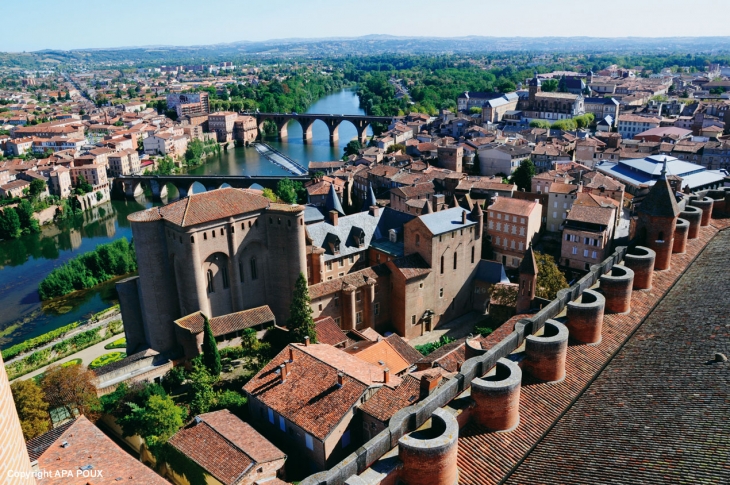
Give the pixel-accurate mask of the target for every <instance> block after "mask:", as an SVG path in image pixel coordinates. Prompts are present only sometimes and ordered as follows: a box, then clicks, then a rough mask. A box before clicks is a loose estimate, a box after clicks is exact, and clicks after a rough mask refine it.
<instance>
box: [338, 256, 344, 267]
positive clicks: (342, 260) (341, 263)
mask: <svg viewBox="0 0 730 485" xmlns="http://www.w3.org/2000/svg"><path fill="white" fill-rule="evenodd" d="M337 263H338V264H339V266H340V268H342V267H343V266H344V265H345V258H341V259H338V260H337Z"/></svg>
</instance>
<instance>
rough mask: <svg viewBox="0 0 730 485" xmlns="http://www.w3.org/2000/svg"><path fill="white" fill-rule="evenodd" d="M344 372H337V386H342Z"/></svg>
mask: <svg viewBox="0 0 730 485" xmlns="http://www.w3.org/2000/svg"><path fill="white" fill-rule="evenodd" d="M344 379H345V374H344V372H342V371H340V372H338V373H337V387H342V384H343V383H344Z"/></svg>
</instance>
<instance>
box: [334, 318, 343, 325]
mask: <svg viewBox="0 0 730 485" xmlns="http://www.w3.org/2000/svg"><path fill="white" fill-rule="evenodd" d="M341 321H342V319H341V318H340V317H336V318H335V323H336V324H337V326H338V327H342V325H340V322H341Z"/></svg>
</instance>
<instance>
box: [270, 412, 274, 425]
mask: <svg viewBox="0 0 730 485" xmlns="http://www.w3.org/2000/svg"><path fill="white" fill-rule="evenodd" d="M269 423H271V424H274V410H273V409H271V408H269Z"/></svg>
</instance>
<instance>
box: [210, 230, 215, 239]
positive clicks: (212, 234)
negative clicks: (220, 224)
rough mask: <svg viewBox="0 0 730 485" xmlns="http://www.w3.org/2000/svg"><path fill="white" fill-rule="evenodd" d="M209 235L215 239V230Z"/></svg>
mask: <svg viewBox="0 0 730 485" xmlns="http://www.w3.org/2000/svg"><path fill="white" fill-rule="evenodd" d="M210 235H211V236H213V237H214V238H215V229H213V230H212V231H210Z"/></svg>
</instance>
